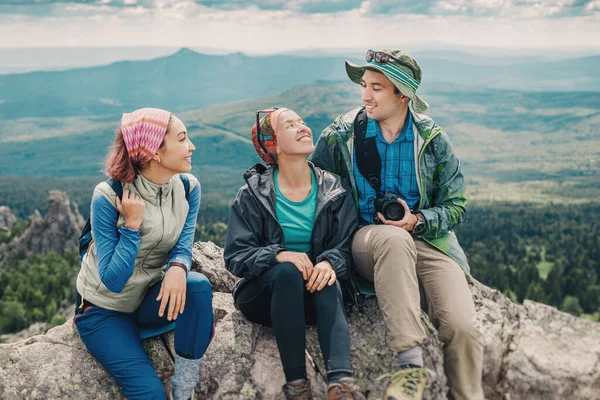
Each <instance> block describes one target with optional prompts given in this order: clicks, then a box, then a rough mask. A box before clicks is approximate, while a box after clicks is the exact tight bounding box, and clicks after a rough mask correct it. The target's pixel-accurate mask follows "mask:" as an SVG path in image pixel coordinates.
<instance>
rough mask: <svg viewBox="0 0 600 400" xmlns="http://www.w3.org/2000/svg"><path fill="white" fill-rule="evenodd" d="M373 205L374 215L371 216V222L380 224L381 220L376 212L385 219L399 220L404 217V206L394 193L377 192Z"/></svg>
mask: <svg viewBox="0 0 600 400" xmlns="http://www.w3.org/2000/svg"><path fill="white" fill-rule="evenodd" d="M373 205H374V206H375V215H374V216H373V222H375V223H376V224H380V223H381V221H380V220H379V217H378V216H377V212H380V213H381V215H383V217H384V218H385V219H387V220H390V221H400V220H401V219H402V218H404V207H403V206H402V204H400V203H398V196H396V195H395V194H394V193H379V194H378V195H377V197H375V199H374V200H373Z"/></svg>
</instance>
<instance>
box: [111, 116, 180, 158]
mask: <svg viewBox="0 0 600 400" xmlns="http://www.w3.org/2000/svg"><path fill="white" fill-rule="evenodd" d="M170 118H171V113H170V112H168V111H165V110H161V109H158V108H141V109H139V110H136V111H134V112H131V113H125V114H123V116H122V117H121V133H122V134H123V139H124V140H125V146H126V147H127V152H128V153H129V158H131V161H133V162H134V163H137V164H138V165H143V164H145V163H147V162H148V161H150V160H152V158H153V157H154V154H155V153H156V151H157V150H158V148H159V147H160V145H161V143H162V141H163V139H164V137H165V134H166V133H167V127H168V126H169V119H170Z"/></svg>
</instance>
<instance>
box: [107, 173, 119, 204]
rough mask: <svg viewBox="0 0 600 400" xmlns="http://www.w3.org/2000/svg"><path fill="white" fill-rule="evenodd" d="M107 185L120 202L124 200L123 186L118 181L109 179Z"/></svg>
mask: <svg viewBox="0 0 600 400" xmlns="http://www.w3.org/2000/svg"><path fill="white" fill-rule="evenodd" d="M106 183H108V185H109V186H110V188H111V189H112V190H113V192H115V193H116V194H117V197H118V198H119V200H123V184H122V183H121V182H119V181H118V180H116V179H113V178H108V179H107V180H106Z"/></svg>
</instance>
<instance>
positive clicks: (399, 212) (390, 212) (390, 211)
mask: <svg viewBox="0 0 600 400" xmlns="http://www.w3.org/2000/svg"><path fill="white" fill-rule="evenodd" d="M383 216H384V217H385V219H389V220H392V221H400V220H401V219H402V218H403V217H404V207H402V205H401V204H399V203H397V202H389V203H388V204H386V206H385V208H384V209H383Z"/></svg>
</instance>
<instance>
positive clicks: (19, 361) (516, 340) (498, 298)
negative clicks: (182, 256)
mask: <svg viewBox="0 0 600 400" xmlns="http://www.w3.org/2000/svg"><path fill="white" fill-rule="evenodd" d="M220 251H221V250H220V249H219V248H218V247H216V246H214V245H213V244H196V246H195V249H194V260H195V262H194V263H195V266H196V268H197V269H199V270H202V271H204V272H205V273H206V274H207V275H209V276H210V274H214V275H213V276H211V280H214V282H213V287H214V288H215V290H217V289H219V288H226V289H227V290H229V288H230V287H231V284H232V282H234V281H235V278H233V277H231V276H230V275H228V274H227V273H226V271H225V269H224V266H223V261H222V259H221V258H220V257H219V256H218V254H220V253H219V252H220ZM471 290H472V293H473V296H474V299H475V304H476V308H477V318H476V323H477V325H478V327H479V329H480V331H481V334H482V336H481V337H482V343H483V344H484V348H485V354H484V371H483V377H482V382H483V386H484V390H485V393H486V396H487V397H488V398H490V399H501V398H505V399H511V400H514V399H564V398H571V399H598V393H600V362H599V360H600V324H596V323H592V322H588V321H584V320H582V319H578V318H575V317H572V316H570V315H568V314H564V313H561V312H559V311H557V310H555V309H553V308H552V307H548V306H545V305H543V304H539V303H534V302H525V304H524V305H523V306H520V305H516V304H514V303H512V302H511V301H510V300H508V299H507V298H506V297H504V296H502V295H501V294H500V293H498V292H497V291H495V290H492V289H489V288H487V287H485V286H483V285H481V284H479V283H478V282H475V281H474V282H472V285H471ZM213 310H214V313H215V317H216V320H217V334H216V336H215V339H214V340H213V342H212V343H211V345H210V347H209V349H208V351H207V353H206V355H205V360H204V364H203V367H202V369H201V373H200V385H199V387H198V395H199V397H200V398H202V399H274V398H276V397H277V396H278V394H279V392H280V386H281V384H282V383H283V381H284V375H283V370H282V367H281V363H280V360H279V356H278V351H277V345H276V343H275V340H274V338H273V334H272V331H271V329H270V328H266V327H261V326H258V325H256V324H253V323H250V322H248V321H247V320H246V319H245V318H244V317H243V316H242V315H241V314H240V312H239V311H237V310H236V309H235V307H234V305H233V301H232V298H231V295H230V294H229V293H224V292H220V291H218V290H217V291H216V292H215V294H214V301H213ZM424 322H425V323H426V324H427V325H428V326H429V329H430V331H431V334H430V336H429V338H428V341H427V343H426V345H425V359H426V363H427V366H428V367H429V368H430V369H431V370H432V371H434V373H435V379H434V381H433V382H432V385H431V388H430V389H429V390H428V392H427V394H426V398H427V399H444V398H445V397H446V395H445V393H446V379H445V376H444V372H443V366H442V365H443V364H442V363H443V355H442V351H441V345H440V342H439V341H438V340H437V336H436V333H435V330H434V329H433V328H431V327H430V325H429V322H428V320H427V319H426V317H424ZM349 323H350V330H351V338H352V355H353V367H354V369H355V371H356V375H357V378H358V381H359V383H360V385H361V386H362V387H363V388H364V389H365V390H367V391H368V397H369V398H370V399H376V398H380V397H381V393H382V390H383V389H384V388H385V385H386V383H387V378H386V373H389V372H392V371H393V370H394V357H393V355H392V354H391V352H390V351H389V350H388V349H387V346H386V342H385V341H386V334H385V328H384V325H383V321H382V317H381V313H380V312H379V310H378V307H377V300H376V299H374V298H372V299H367V300H366V302H365V304H364V307H363V309H362V311H358V310H351V311H350V312H349ZM166 342H167V343H168V344H167V347H172V342H173V336H172V335H168V336H167V337H166ZM146 346H147V349H148V351H149V353H150V355H151V357H152V359H153V360H154V362H155V366H156V368H157V371H158V372H159V375H160V376H161V377H162V378H163V379H168V377H169V376H170V375H171V374H172V371H173V365H172V359H171V356H170V354H169V352H168V351H167V349H166V347H165V345H164V344H163V341H161V340H160V339H151V340H149V341H147V343H146ZM307 349H308V353H309V354H310V355H312V358H313V359H314V361H315V365H316V366H317V368H314V367H313V366H312V365H311V362H310V359H309V358H308V357H307V370H308V373H309V376H310V377H311V378H312V384H313V389H314V392H315V396H316V398H324V396H325V381H324V379H323V377H322V376H321V372H322V371H323V364H322V358H321V356H320V352H319V350H318V340H317V335H316V332H315V329H314V328H309V329H308V333H307ZM0 398H2V399H5V398H6V399H13V398H22V399H25V398H38V399H51V398H52V399H53V398H77V399H88V398H89V399H108V398H111V399H112V398H121V394H120V391H119V390H118V388H117V387H116V386H115V384H114V382H113V381H112V379H111V378H110V377H109V376H108V375H107V374H106V373H105V372H104V371H103V370H102V368H101V367H100V366H99V365H98V364H97V362H96V361H94V360H93V359H92V357H91V356H90V355H89V354H88V353H87V351H85V347H84V346H83V344H82V343H81V341H80V339H79V337H78V335H77V332H76V330H75V329H74V327H73V324H72V322H71V321H68V322H67V323H65V324H64V325H62V326H59V327H56V328H54V329H51V330H50V331H49V332H48V333H47V334H46V335H40V336H36V337H33V338H30V339H27V340H23V341H20V342H17V343H13V344H10V345H0Z"/></svg>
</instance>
